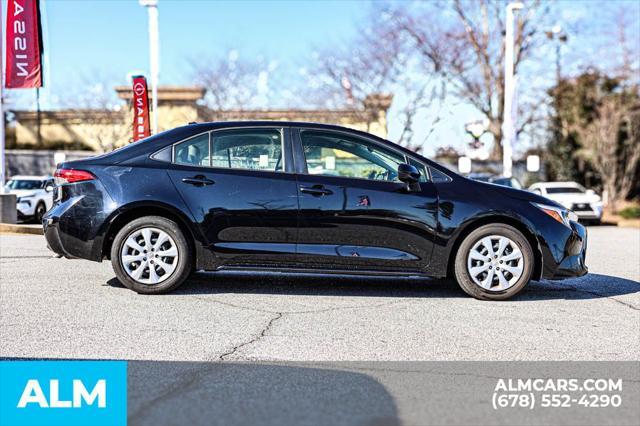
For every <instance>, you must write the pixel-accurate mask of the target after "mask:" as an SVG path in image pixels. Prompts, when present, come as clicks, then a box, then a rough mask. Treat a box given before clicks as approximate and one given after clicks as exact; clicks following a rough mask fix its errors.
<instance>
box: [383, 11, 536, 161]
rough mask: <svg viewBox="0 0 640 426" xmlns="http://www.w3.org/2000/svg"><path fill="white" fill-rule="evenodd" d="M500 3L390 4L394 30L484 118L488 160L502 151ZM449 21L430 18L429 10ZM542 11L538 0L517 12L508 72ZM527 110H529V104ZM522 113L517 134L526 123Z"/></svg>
mask: <svg viewBox="0 0 640 426" xmlns="http://www.w3.org/2000/svg"><path fill="white" fill-rule="evenodd" d="M505 6H506V2H504V1H500V0H480V1H473V2H471V1H468V2H463V1H462V0H453V1H446V2H432V3H428V5H427V8H426V9H425V10H422V12H420V11H417V10H415V9H414V8H408V7H404V5H403V6H402V7H399V8H396V9H395V11H394V14H395V15H396V19H395V20H394V22H396V23H397V29H398V31H400V32H403V33H405V34H407V35H408V36H409V37H410V38H411V40H412V43H413V45H414V46H415V48H417V51H418V52H419V54H420V56H421V57H422V58H423V59H424V61H425V63H427V64H430V65H431V67H432V69H433V70H434V72H435V73H437V74H438V75H440V76H442V77H443V78H444V79H445V80H446V81H447V82H448V84H449V87H450V89H449V90H450V91H451V92H452V93H453V94H454V95H455V96H457V97H458V98H461V99H463V100H465V101H467V102H469V103H470V104H471V105H473V106H474V107H475V108H476V109H477V110H478V111H479V112H481V113H482V114H483V115H484V116H485V117H486V118H487V119H488V121H489V128H488V130H489V132H490V133H491V134H492V135H493V137H494V142H495V143H494V147H493V151H492V157H493V158H500V157H501V154H502V138H503V134H502V123H503V118H504V113H505V112H504V32H505V22H504V14H505ZM444 11H448V12H450V16H451V18H449V19H433V16H434V14H437V15H439V16H442V17H445V16H447V15H446V14H444V13H443V12H444ZM545 13H546V10H545V7H541V1H540V0H534V1H532V2H529V3H527V4H526V6H525V8H524V10H523V11H522V12H521V13H519V14H518V16H517V19H516V28H515V55H514V56H515V59H514V70H515V72H517V70H518V69H519V68H520V67H521V66H522V63H523V61H525V60H526V59H527V58H528V57H529V56H530V53H531V50H532V47H533V46H534V44H535V43H536V42H537V39H538V38H537V37H536V36H537V35H538V34H539V33H541V32H542V31H541V27H542V26H543V25H545V23H544V20H543V19H541V15H544V14H545ZM528 110H533V111H535V110H536V109H535V108H531V109H528ZM532 121H533V119H532V118H529V117H525V118H524V119H523V120H522V121H521V122H520V123H517V124H518V126H517V132H522V131H523V129H524V127H525V126H527V125H530V124H531V123H532Z"/></svg>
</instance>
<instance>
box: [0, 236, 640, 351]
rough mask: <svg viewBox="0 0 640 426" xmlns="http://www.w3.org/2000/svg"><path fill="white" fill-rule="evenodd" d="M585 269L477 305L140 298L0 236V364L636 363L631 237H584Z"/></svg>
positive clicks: (291, 286)
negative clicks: (12, 360) (8, 360)
mask: <svg viewBox="0 0 640 426" xmlns="http://www.w3.org/2000/svg"><path fill="white" fill-rule="evenodd" d="M589 237H590V241H589V250H588V258H587V264H588V265H589V267H590V271H591V273H590V274H589V275H587V276H586V277H582V278H579V279H570V280H566V281H562V282H551V281H544V282H539V283H538V282H535V283H532V284H530V285H529V287H528V289H526V291H525V292H524V293H523V294H521V295H520V296H518V297H517V298H516V299H514V300H510V301H506V302H498V303H495V302H483V301H477V300H474V299H471V298H469V297H467V296H465V295H464V294H463V293H462V292H461V291H460V290H459V289H458V288H457V287H456V286H455V285H452V284H451V283H447V282H437V283H429V282H424V281H412V280H389V279H384V280H382V279H369V280H362V279H358V280H355V279H349V278H340V277H329V278H322V277H316V276H303V277H285V276H281V275H277V274H275V275H264V276H260V277H257V278H256V277H247V276H243V275H229V274H227V275H224V276H214V275H212V274H198V275H196V276H195V277H194V278H193V279H192V280H190V281H189V282H188V283H186V284H185V285H183V286H182V287H181V288H180V289H179V290H178V291H177V292H176V293H174V294H170V295H163V296H140V295H137V294H135V293H133V292H131V291H129V290H127V289H125V288H124V287H122V286H121V285H120V284H119V282H117V281H116V280H115V278H114V274H113V272H112V270H111V266H110V264H109V263H108V262H103V263H93V262H88V261H81V260H66V259H56V258H53V257H52V256H51V253H50V252H49V251H48V250H47V248H46V246H45V242H44V239H43V237H41V236H27V235H15V234H14V235H12V234H4V235H1V236H0V268H1V269H0V276H1V283H0V304H1V309H0V312H1V315H2V317H1V326H0V341H1V342H2V344H1V345H0V356H3V357H20V358H84V359H87V358H90V359H129V360H136V359H137V360H156V361H196V362H200V361H216V360H228V361H278V360H286V361H325V360H326V361H372V360H387V361H407V360H414V361H415V360H594V361H595V360H638V359H640V283H639V282H638V281H640V230H639V229H628V228H627V229H625V228H615V227H591V228H590V229H589Z"/></svg>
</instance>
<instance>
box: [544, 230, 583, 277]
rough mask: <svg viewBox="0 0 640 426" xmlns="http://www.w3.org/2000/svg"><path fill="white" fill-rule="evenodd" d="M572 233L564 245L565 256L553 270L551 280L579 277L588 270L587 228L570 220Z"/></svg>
mask: <svg viewBox="0 0 640 426" xmlns="http://www.w3.org/2000/svg"><path fill="white" fill-rule="evenodd" d="M571 229H572V231H573V232H572V233H571V236H570V237H569V238H568V239H567V242H566V245H565V249H564V250H565V256H564V258H563V259H562V261H561V262H560V264H559V265H558V267H557V268H556V270H555V273H554V274H553V276H551V277H549V278H551V279H553V280H561V279H564V278H572V277H581V276H583V275H586V274H587V273H588V272H589V268H587V265H586V262H585V260H586V256H587V229H586V228H585V227H584V226H582V225H580V224H579V223H577V222H571Z"/></svg>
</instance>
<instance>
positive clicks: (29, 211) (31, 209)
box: [16, 200, 36, 217]
mask: <svg viewBox="0 0 640 426" xmlns="http://www.w3.org/2000/svg"><path fill="white" fill-rule="evenodd" d="M16 208H17V209H18V217H30V216H33V215H34V214H35V211H36V206H35V204H34V203H33V200H24V201H18V202H17V203H16Z"/></svg>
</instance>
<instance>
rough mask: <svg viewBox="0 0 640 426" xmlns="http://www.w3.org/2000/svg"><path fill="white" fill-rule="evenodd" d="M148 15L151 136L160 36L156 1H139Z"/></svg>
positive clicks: (155, 110)
mask: <svg viewBox="0 0 640 426" xmlns="http://www.w3.org/2000/svg"><path fill="white" fill-rule="evenodd" d="M140 5H142V6H145V7H146V8H147V12H148V14H149V72H150V74H151V75H150V77H151V108H152V110H153V111H152V115H153V121H152V124H153V126H152V128H153V134H157V133H158V74H159V58H160V50H159V44H160V36H159V31H158V0H140Z"/></svg>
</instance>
